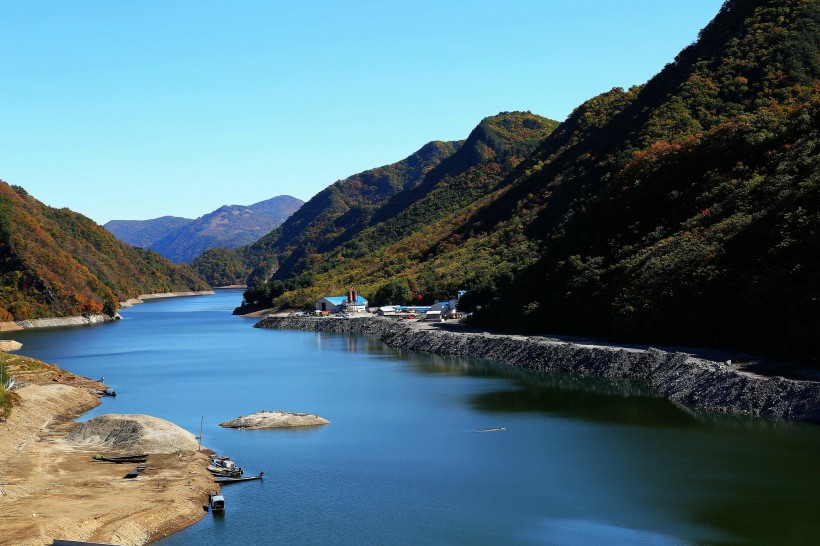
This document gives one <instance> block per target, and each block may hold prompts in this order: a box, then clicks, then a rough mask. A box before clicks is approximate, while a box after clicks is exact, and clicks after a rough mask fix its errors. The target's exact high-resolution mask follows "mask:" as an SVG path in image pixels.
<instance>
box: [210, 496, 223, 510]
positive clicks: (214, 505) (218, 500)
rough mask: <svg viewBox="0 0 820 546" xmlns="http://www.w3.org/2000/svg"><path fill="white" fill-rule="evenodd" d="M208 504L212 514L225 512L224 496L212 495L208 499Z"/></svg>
mask: <svg viewBox="0 0 820 546" xmlns="http://www.w3.org/2000/svg"><path fill="white" fill-rule="evenodd" d="M208 504H210V505H211V511H212V512H224V511H225V497H223V496H222V495H217V494H216V493H214V494H212V495H210V496H209V497H208Z"/></svg>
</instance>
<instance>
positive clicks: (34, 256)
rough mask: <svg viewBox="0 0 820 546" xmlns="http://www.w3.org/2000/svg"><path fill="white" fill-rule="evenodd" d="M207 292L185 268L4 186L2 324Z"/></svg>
mask: <svg viewBox="0 0 820 546" xmlns="http://www.w3.org/2000/svg"><path fill="white" fill-rule="evenodd" d="M207 288H208V286H207V285H206V284H205V282H204V281H203V280H202V279H201V278H199V277H198V276H197V275H196V274H195V273H194V272H193V271H191V270H190V269H188V268H187V267H180V266H175V265H174V264H172V263H171V262H169V261H168V260H166V259H165V258H163V257H161V256H160V255H159V254H157V253H156V252H153V251H149V250H143V249H140V248H133V247H129V246H127V245H125V244H124V243H121V242H119V241H117V240H116V239H115V238H114V236H113V235H111V234H110V233H109V232H108V231H106V230H105V229H103V228H102V227H101V226H98V225H97V224H95V223H94V222H93V221H91V220H90V219H88V218H86V217H85V216H82V215H81V214H77V213H75V212H72V211H70V210H68V209H54V208H51V207H48V206H46V205H43V204H42V203H40V202H39V201H37V200H36V199H34V198H33V197H31V196H30V195H28V194H27V193H26V192H25V191H24V190H22V188H19V187H12V186H9V185H8V184H6V183H5V182H2V181H0V320H6V321H7V320H22V319H29V318H41V317H54V316H56V317H64V316H73V315H83V314H95V313H106V314H113V313H115V312H116V310H117V308H118V306H119V303H118V302H119V301H124V300H126V299H128V298H132V297H135V296H137V295H139V294H147V293H154V292H172V291H180V290H205V289H207Z"/></svg>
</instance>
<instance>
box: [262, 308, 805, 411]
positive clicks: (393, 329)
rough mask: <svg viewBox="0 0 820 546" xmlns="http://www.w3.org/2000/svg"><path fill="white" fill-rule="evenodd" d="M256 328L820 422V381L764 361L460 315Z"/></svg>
mask: <svg viewBox="0 0 820 546" xmlns="http://www.w3.org/2000/svg"><path fill="white" fill-rule="evenodd" d="M254 327H255V328H271V329H287V330H304V331H317V332H329V333H355V334H365V335H373V336H375V337H376V338H378V339H379V340H380V341H382V342H383V343H385V344H387V345H389V346H391V347H394V348H397V349H405V350H412V351H420V352H427V353H434V354H439V355H445V356H464V357H475V358H484V359H488V360H494V361H497V362H502V363H505V364H509V365H511V366H514V367H516V368H521V369H525V370H530V371H535V372H562V373H569V374H574V375H582V376H583V375H586V376H596V377H604V378H608V379H628V380H634V381H641V382H645V383H646V384H648V385H649V386H650V387H651V388H652V390H654V391H655V392H656V393H658V394H659V395H660V396H663V397H664V398H666V399H668V400H670V401H671V402H673V403H675V404H677V405H680V406H684V407H691V408H696V409H699V410H703V411H707V412H713V413H728V414H737V415H750V416H756V417H770V418H775V419H790V420H796V421H807V422H812V423H820V383H819V382H816V381H812V380H808V379H787V378H785V377H782V376H779V375H762V374H759V373H755V372H754V371H752V370H753V369H754V368H755V364H758V363H744V364H743V365H740V364H737V363H736V364H734V365H733V364H731V361H719V360H710V359H708V358H704V357H701V356H695V355H694V354H692V353H689V352H683V351H681V350H676V351H670V350H661V349H656V348H652V347H648V348H639V347H622V346H616V345H610V344H606V343H602V342H594V341H582V340H577V339H573V340H572V341H567V340H564V339H559V338H554V337H546V336H524V335H511V334H494V333H490V332H486V331H482V330H478V329H475V328H472V327H468V326H464V325H461V324H458V323H453V322H447V323H422V322H413V321H396V320H392V319H386V318H381V317H373V316H368V317H353V318H337V317H299V318H296V317H282V316H268V317H266V318H264V319H262V320H261V321H259V322H258V323H256V324H255V325H254ZM763 367H764V368H765V365H764V366H763Z"/></svg>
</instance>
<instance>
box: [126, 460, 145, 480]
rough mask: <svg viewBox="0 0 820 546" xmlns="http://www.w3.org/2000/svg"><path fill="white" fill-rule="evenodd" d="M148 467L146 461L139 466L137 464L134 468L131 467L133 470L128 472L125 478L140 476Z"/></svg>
mask: <svg viewBox="0 0 820 546" xmlns="http://www.w3.org/2000/svg"><path fill="white" fill-rule="evenodd" d="M146 468H148V465H147V464H145V463H142V464H140V465H137V466H135V467H134V468H132V469H131V472H129V473H128V474H126V475H125V476H123V479H128V480H133V479H134V478H136V477H137V476H139V475H140V474H142V473H143V471H144V470H145V469H146Z"/></svg>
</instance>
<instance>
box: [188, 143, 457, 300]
mask: <svg viewBox="0 0 820 546" xmlns="http://www.w3.org/2000/svg"><path fill="white" fill-rule="evenodd" d="M460 145H461V143H460V142H430V143H428V144H426V145H425V146H423V147H422V148H421V149H420V150H418V151H416V152H415V153H413V154H411V155H410V156H408V157H406V158H405V159H403V160H401V161H398V162H396V163H393V164H390V165H386V166H383V167H378V168H375V169H371V170H368V171H364V172H361V173H358V174H355V175H353V176H350V177H348V178H345V179H344V180H338V181H337V182H335V183H334V184H332V185H330V186H328V187H327V188H325V189H324V190H322V191H321V192H319V193H318V194H316V195H315V196H313V197H312V198H311V199H310V200H308V201H307V203H305V204H304V206H302V207H301V208H300V209H299V210H298V211H296V212H295V213H294V214H293V215H292V216H291V217H290V218H288V220H287V221H285V222H284V223H283V224H282V225H281V226H279V227H278V228H277V229H275V230H273V231H272V232H271V233H269V234H268V235H266V236H265V237H262V238H261V239H260V240H258V241H257V242H255V243H253V244H251V245H248V246H246V247H243V248H240V249H237V251H236V252H235V253H225V252H221V251H218V250H217V251H208V252H206V253H205V254H204V255H203V256H202V257H200V258H198V259H197V260H195V261H194V262H192V264H191V265H192V267H194V268H195V269H196V270H197V271H199V272H200V274H202V275H203V276H205V277H206V279H207V280H208V281H209V282H211V283H212V284H214V286H218V285H219V284H222V283H224V284H244V283H245V282H248V283H249V284H252V285H253V284H258V285H261V284H263V283H264V281H266V280H267V279H269V278H270V276H271V275H272V274H273V272H274V271H278V272H279V275H280V276H281V277H284V276H290V275H291V273H293V272H296V271H298V270H301V269H303V268H304V266H305V265H306V264H309V262H310V260H311V258H312V257H313V256H315V255H317V253H318V252H322V251H324V250H326V249H328V248H332V247H333V246H335V245H337V244H339V243H340V242H342V241H343V239H344V237H345V233H346V232H347V231H348V230H349V229H351V228H352V229H357V228H358V227H359V226H362V225H364V224H366V222H367V221H368V220H369V218H370V216H371V215H372V213H373V211H374V210H375V208H376V207H377V206H378V205H380V204H382V203H383V202H384V201H386V200H387V199H388V198H390V197H391V196H393V195H395V194H396V193H398V192H400V191H404V190H406V189H411V188H414V187H415V186H416V185H417V184H419V182H420V181H421V180H422V178H423V177H424V175H425V174H426V173H427V172H428V171H429V170H430V169H432V168H433V167H435V166H436V165H438V164H439V163H440V162H441V161H442V159H444V158H446V157H448V156H450V155H451V154H452V153H453V152H454V151H455V150H457V149H458V147H459V146H460ZM237 264H241V270H237V269H236V265H237ZM229 270H231V271H236V274H237V276H236V277H234V278H228V276H226V275H225V272H226V271H229ZM213 275H216V276H217V277H218V278H215V277H214V276H213ZM224 281H230V282H224Z"/></svg>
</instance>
